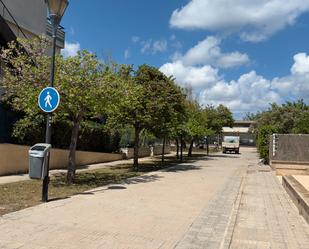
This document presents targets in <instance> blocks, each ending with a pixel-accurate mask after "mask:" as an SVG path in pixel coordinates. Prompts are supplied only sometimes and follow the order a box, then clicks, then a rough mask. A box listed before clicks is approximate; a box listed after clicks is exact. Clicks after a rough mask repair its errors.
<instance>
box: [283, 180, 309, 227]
mask: <svg viewBox="0 0 309 249" xmlns="http://www.w3.org/2000/svg"><path fill="white" fill-rule="evenodd" d="M282 185H283V187H284V188H285V190H286V191H287V193H288V194H289V196H290V197H291V199H292V201H293V202H294V204H295V206H296V207H297V208H298V210H299V214H300V215H302V216H303V217H304V219H305V220H306V221H307V223H308V224H309V192H308V191H307V190H306V189H305V188H304V187H303V186H302V185H301V184H300V183H299V182H298V181H297V180H296V179H295V178H294V177H293V176H284V177H283V178H282Z"/></svg>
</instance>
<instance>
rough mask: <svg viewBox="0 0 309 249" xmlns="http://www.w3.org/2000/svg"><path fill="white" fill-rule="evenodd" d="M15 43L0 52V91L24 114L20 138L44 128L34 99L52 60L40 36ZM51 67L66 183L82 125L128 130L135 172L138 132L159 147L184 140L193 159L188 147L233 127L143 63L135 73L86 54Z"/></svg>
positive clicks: (226, 115)
mask: <svg viewBox="0 0 309 249" xmlns="http://www.w3.org/2000/svg"><path fill="white" fill-rule="evenodd" d="M18 44H19V43H15V42H13V43H11V44H9V47H8V48H7V49H3V50H2V51H1V53H0V59H1V60H2V61H3V62H4V63H5V64H6V66H5V67H4V69H3V79H2V80H1V85H2V86H1V87H3V88H4V89H5V95H4V100H5V101H6V102H7V103H9V104H10V105H11V107H12V108H13V109H14V110H16V111H18V112H20V113H22V115H21V118H20V119H19V120H18V122H16V123H15V126H14V133H13V134H14V136H16V137H19V138H23V137H24V136H25V135H26V134H27V132H28V131H29V130H37V129H41V130H43V129H44V128H43V127H44V124H45V118H46V117H45V115H44V113H43V112H42V111H41V110H40V109H39V108H38V107H37V96H38V94H39V92H40V91H41V90H42V89H43V88H44V87H46V86H47V85H48V82H49V74H50V72H49V67H50V58H49V57H48V56H47V55H46V51H47V48H48V47H49V42H48V41H47V40H46V39H44V38H40V39H35V40H32V41H29V40H23V41H21V44H23V47H24V48H25V49H22V50H21V49H19V45H18ZM25 51H27V52H25ZM56 65H57V67H56V72H55V87H56V88H57V90H58V91H59V92H60V94H61V103H60V105H59V108H58V109H57V111H56V112H55V113H54V115H53V123H54V124H59V123H69V124H71V139H70V145H69V149H70V153H69V165H68V173H67V180H68V182H69V183H72V182H73V181H74V178H75V171H76V162H75V151H76V146H77V142H78V137H79V132H80V128H81V125H82V124H83V123H84V122H86V121H89V120H98V121H99V122H101V124H103V126H104V129H108V130H109V132H112V133H113V132H114V133H117V132H119V131H120V130H121V129H123V128H124V127H129V128H132V129H134V167H135V168H136V169H137V167H138V152H139V145H140V136H141V133H142V132H144V131H147V132H148V133H150V134H152V135H154V136H156V137H160V138H163V140H164V141H165V140H166V139H171V138H174V139H177V141H178V138H179V137H180V136H181V137H182V138H183V139H189V140H190V149H189V155H191V154H192V146H193V142H194V141H196V140H198V139H200V138H202V137H204V136H205V135H211V134H214V133H219V132H221V129H222V126H223V125H226V124H228V125H230V124H231V123H232V122H233V119H232V115H231V113H230V111H229V110H228V109H227V108H226V107H224V106H219V107H217V108H214V107H213V106H207V107H206V108H202V107H201V106H200V105H199V104H198V103H197V101H194V100H192V98H191V99H188V98H186V93H185V92H184V91H183V89H181V88H180V87H179V86H177V85H176V84H175V80H174V79H173V78H172V77H167V76H165V75H164V74H163V73H161V72H160V71H159V70H158V69H157V68H154V67H151V66H148V65H142V66H140V67H138V69H137V70H134V69H133V68H132V66H128V65H117V64H111V63H109V64H108V65H107V64H103V63H101V61H100V60H99V59H98V58H97V57H96V56H95V55H94V54H93V53H90V52H88V51H81V52H79V53H78V54H77V55H76V56H73V57H68V58H64V57H63V56H61V55H58V56H57V57H56ZM183 139H182V140H183ZM163 144H165V142H164V143H163ZM163 154H164V153H163Z"/></svg>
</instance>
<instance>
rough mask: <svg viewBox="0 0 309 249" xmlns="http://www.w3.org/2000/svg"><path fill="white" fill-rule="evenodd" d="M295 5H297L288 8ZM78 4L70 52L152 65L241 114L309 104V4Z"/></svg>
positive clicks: (120, 0)
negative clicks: (296, 103)
mask: <svg viewBox="0 0 309 249" xmlns="http://www.w3.org/2000/svg"><path fill="white" fill-rule="evenodd" d="M289 2H291V3H289ZM289 2H288V3H287V2H286V1H285V0H252V1H246V0H234V1H233V3H232V4H231V1H229V0H222V1H211V0H191V1H190V0H185V1H184V0H183V1H182V0H178V1H175V0H174V1H166V0H156V1H141V0H131V1H125V0H113V1H111V0H105V1H101V0H92V1H71V2H70V5H69V8H68V9H67V12H66V13H65V16H64V18H63V20H62V23H61V24H62V25H63V26H64V27H65V29H66V41H67V47H66V48H65V50H64V51H63V52H64V54H66V55H73V54H74V53H76V51H77V50H78V49H80V48H81V49H88V50H90V51H93V52H95V53H97V55H98V56H99V57H101V58H102V59H106V58H108V57H112V59H113V60H115V61H116V62H118V63H126V64H134V65H135V66H138V65H140V64H143V63H147V64H150V65H153V66H156V67H158V68H160V70H161V71H163V72H164V73H166V74H168V75H173V76H175V77H176V81H177V83H178V84H179V85H181V86H185V87H191V88H192V89H193V91H194V92H195V94H196V95H197V97H198V98H199V100H200V102H201V103H202V104H214V105H217V104H220V103H223V104H225V105H227V106H229V107H230V108H231V109H232V111H233V112H234V114H235V116H236V117H241V116H242V115H243V114H244V113H245V112H248V111H251V112H255V111H258V110H263V109H265V108H267V106H268V104H269V103H271V102H278V103H283V102H284V101H286V100H296V99H298V98H303V99H304V100H305V101H306V102H308V101H309V83H307V82H309V56H308V53H309V42H308V40H309V0H293V1H289Z"/></svg>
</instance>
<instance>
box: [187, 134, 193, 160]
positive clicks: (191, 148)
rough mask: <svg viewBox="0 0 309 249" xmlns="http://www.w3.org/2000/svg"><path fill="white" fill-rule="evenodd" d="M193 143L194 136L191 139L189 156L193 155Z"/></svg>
mask: <svg viewBox="0 0 309 249" xmlns="http://www.w3.org/2000/svg"><path fill="white" fill-rule="evenodd" d="M193 143H194V138H192V139H191V143H190V147H189V150H188V157H192V150H193Z"/></svg>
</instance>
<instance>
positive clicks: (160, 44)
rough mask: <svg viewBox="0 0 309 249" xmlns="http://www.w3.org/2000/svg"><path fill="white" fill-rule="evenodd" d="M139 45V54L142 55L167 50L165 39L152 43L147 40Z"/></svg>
mask: <svg viewBox="0 0 309 249" xmlns="http://www.w3.org/2000/svg"><path fill="white" fill-rule="evenodd" d="M140 44H141V46H142V47H141V53H142V54H146V53H150V54H157V53H163V52H165V51H167V48H168V43H167V41H166V40H165V39H161V40H155V41H152V40H151V39H150V40H147V41H140Z"/></svg>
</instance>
